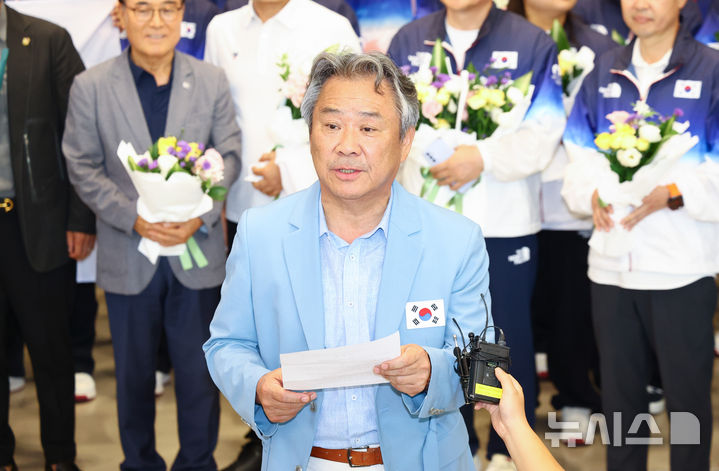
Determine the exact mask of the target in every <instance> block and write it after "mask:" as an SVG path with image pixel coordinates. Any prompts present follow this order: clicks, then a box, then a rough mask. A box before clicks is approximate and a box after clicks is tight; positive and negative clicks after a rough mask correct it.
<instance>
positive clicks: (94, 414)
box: [10, 302, 719, 471]
mask: <svg viewBox="0 0 719 471" xmlns="http://www.w3.org/2000/svg"><path fill="white" fill-rule="evenodd" d="M97 332H98V338H97V345H96V348H95V351H94V356H95V360H96V363H97V371H96V374H95V379H96V381H97V388H98V396H97V399H95V400H94V401H92V402H89V403H85V404H79V405H77V407H76V417H77V425H76V441H77V445H78V459H77V463H78V465H79V466H80V468H82V469H83V471H105V470H116V469H118V467H119V463H120V462H121V461H122V450H121V448H120V443H119V437H118V431H117V415H116V409H115V400H114V398H115V380H114V373H113V360H112V345H111V342H110V335H109V327H108V322H107V314H106V312H105V311H104V302H101V308H100V315H99V318H98V322H97ZM714 373H715V374H714V382H713V386H712V399H713V406H714V435H713V440H712V461H711V463H712V471H719V360H717V361H716V362H715V367H714ZM553 391H554V388H553V386H552V385H551V383H549V382H543V383H541V395H540V402H541V405H540V407H539V409H538V413H537V416H538V424H537V432H538V433H539V434H540V436H543V435H544V433H545V432H546V431H548V426H547V424H548V418H547V417H548V416H547V414H548V412H549V411H550V406H549V399H550V397H551V396H552V394H553ZM477 414H478V417H479V420H478V421H477V429H478V432H479V434H480V435H479V436H480V439H481V440H486V437H487V433H488V427H489V421H488V415H487V413H486V412H484V411H482V412H477ZM10 421H11V425H12V427H13V430H14V432H15V435H16V441H17V448H16V453H15V460H16V461H17V463H18V466H19V468H20V470H21V471H35V470H42V469H43V465H44V460H43V457H42V450H41V448H40V437H39V419H38V408H37V401H36V398H35V389H34V384H33V383H32V381H30V382H29V383H28V385H27V386H26V387H25V389H24V390H22V391H20V392H18V393H15V394H13V395H11V397H10ZM657 423H658V425H659V427H660V430H661V431H662V432H664V431H668V430H669V426H668V422H667V418H666V415H662V416H659V417H658V420H657ZM156 431H157V433H156V435H157V448H158V451H159V452H160V454H161V455H162V456H163V457H164V458H165V460H166V461H167V462H168V463H171V462H172V459H173V458H174V454H175V453H176V452H177V449H178V441H177V425H176V417H175V400H174V393H173V390H172V384H170V385H169V387H168V388H167V389H166V392H165V394H164V395H163V396H162V397H160V398H159V399H158V400H157V418H156ZM246 431H247V426H246V425H244V424H243V423H242V422H241V421H240V419H239V417H238V416H237V415H236V414H235V413H234V411H233V410H232V409H231V407H230V406H229V404H228V403H227V402H226V401H224V400H223V403H222V417H221V420H220V439H219V443H218V445H217V450H216V452H215V458H216V460H217V463H218V465H219V466H220V467H223V466H226V465H227V464H228V463H230V462H231V461H232V460H233V459H234V458H235V457H236V456H237V452H238V450H239V447H240V445H241V444H242V442H243V438H242V437H244V435H245V433H246ZM667 434H668V432H667V433H665V434H664V441H665V442H666V441H667ZM545 443H546V444H547V445H549V442H548V441H547V442H545ZM552 453H553V454H554V456H555V457H556V458H557V459H558V460H559V461H560V463H561V464H562V465H563V466H564V467H565V468H566V469H567V471H575V470H577V471H578V470H581V471H585V470H586V471H590V470H603V469H604V447H603V445H602V444H601V440H600V439H599V436H597V441H596V443H595V444H593V445H591V446H584V447H578V448H568V447H567V446H564V445H562V446H560V447H558V448H554V449H552ZM668 463H669V447H668V445H662V446H652V447H650V452H649V470H651V471H659V470H668V469H669V464H668ZM679 471H690V470H679Z"/></svg>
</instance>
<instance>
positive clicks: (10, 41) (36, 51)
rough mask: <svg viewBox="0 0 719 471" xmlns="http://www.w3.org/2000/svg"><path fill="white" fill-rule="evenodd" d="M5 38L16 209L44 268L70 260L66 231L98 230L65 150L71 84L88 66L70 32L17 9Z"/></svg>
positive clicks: (35, 260)
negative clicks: (77, 191)
mask: <svg viewBox="0 0 719 471" xmlns="http://www.w3.org/2000/svg"><path fill="white" fill-rule="evenodd" d="M6 8H7V7H6ZM7 45H8V49H9V50H10V54H9V56H8V63H7V90H8V122H9V127H10V156H11V162H12V171H13V177H14V182H15V195H16V202H15V203H16V206H15V208H16V210H17V212H18V217H19V220H20V231H21V232H22V237H23V242H24V244H25V251H26V252H27V256H28V259H29V261H30V264H31V266H32V267H33V268H34V269H35V270H37V271H40V272H45V271H49V270H52V269H54V268H57V267H59V266H61V265H62V264H64V263H66V262H67V261H68V260H69V258H68V256H67V239H66V235H65V232H66V231H68V230H72V231H79V232H88V233H94V232H95V218H94V215H93V214H92V212H91V211H90V209H89V208H88V207H87V206H85V204H84V203H82V201H80V199H79V198H78V197H77V195H76V194H75V192H74V190H73V189H72V186H71V185H70V181H69V180H68V177H67V170H66V168H65V159H64V157H63V155H62V153H61V150H60V144H61V142H62V133H63V130H64V127H65V114H66V113H67V102H68V96H69V94H70V85H72V81H73V78H74V77H75V75H77V74H78V73H80V72H82V71H83V70H84V66H83V64H82V60H81V59H80V56H79V55H78V53H77V51H76V50H75V47H74V46H73V44H72V40H71V39H70V35H69V34H68V33H67V31H65V30H64V29H63V28H61V27H59V26H57V25H54V24H52V23H49V22H47V21H43V20H40V19H37V18H33V17H31V16H26V15H22V14H20V13H18V12H16V11H14V10H12V9H11V8H7Z"/></svg>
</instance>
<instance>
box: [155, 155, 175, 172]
mask: <svg viewBox="0 0 719 471" xmlns="http://www.w3.org/2000/svg"><path fill="white" fill-rule="evenodd" d="M176 163H177V157H173V156H172V155H167V154H162V155H160V156H159V157H157V166H158V167H159V168H160V174H161V175H162V178H167V172H169V171H170V169H171V168H172V167H174V166H175V164H176Z"/></svg>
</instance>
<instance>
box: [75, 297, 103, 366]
mask: <svg viewBox="0 0 719 471" xmlns="http://www.w3.org/2000/svg"><path fill="white" fill-rule="evenodd" d="M96 319H97V298H95V283H77V284H76V286H75V302H74V303H73V310H72V314H71V315H70V337H71V340H72V357H73V364H74V367H75V373H88V374H93V372H94V371H95V360H94V359H93V358H92V347H93V345H94V344H95V320H96Z"/></svg>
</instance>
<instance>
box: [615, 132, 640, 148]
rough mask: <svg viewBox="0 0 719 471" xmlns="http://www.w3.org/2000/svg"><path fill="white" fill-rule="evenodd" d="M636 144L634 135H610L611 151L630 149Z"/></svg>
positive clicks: (617, 133)
mask: <svg viewBox="0 0 719 471" xmlns="http://www.w3.org/2000/svg"><path fill="white" fill-rule="evenodd" d="M636 143H637V137H636V136H635V135H634V134H627V133H623V132H622V133H620V132H616V133H614V134H612V139H611V144H610V146H611V148H612V149H632V148H634V146H635V145H636Z"/></svg>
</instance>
